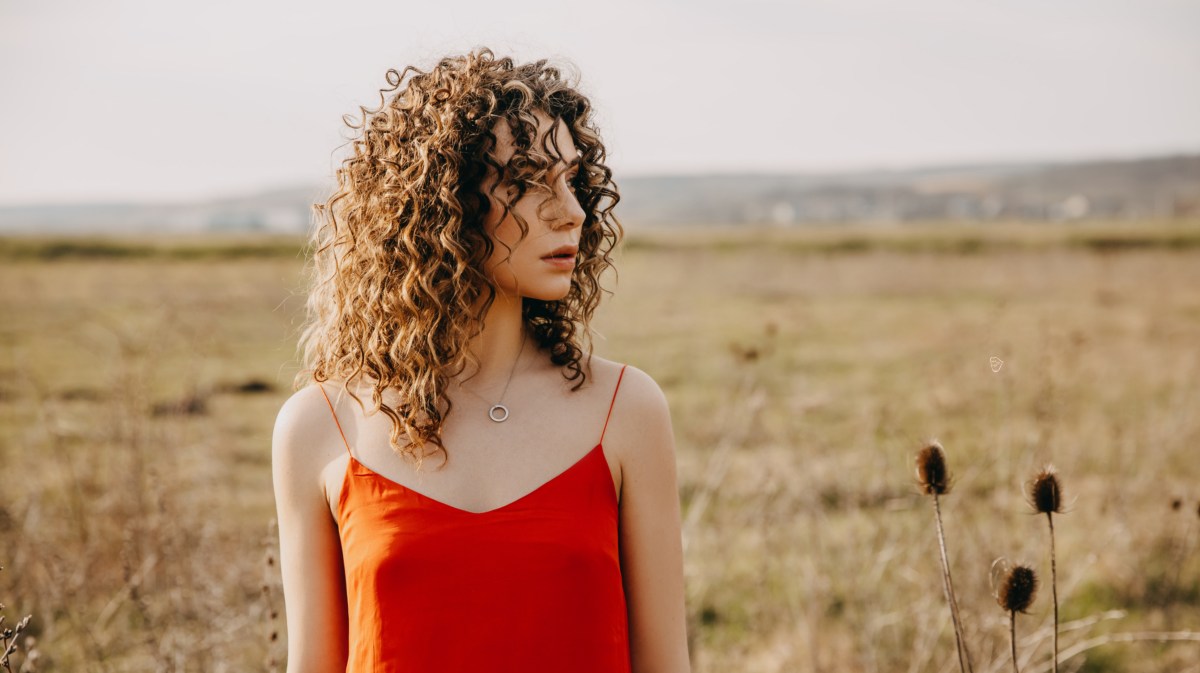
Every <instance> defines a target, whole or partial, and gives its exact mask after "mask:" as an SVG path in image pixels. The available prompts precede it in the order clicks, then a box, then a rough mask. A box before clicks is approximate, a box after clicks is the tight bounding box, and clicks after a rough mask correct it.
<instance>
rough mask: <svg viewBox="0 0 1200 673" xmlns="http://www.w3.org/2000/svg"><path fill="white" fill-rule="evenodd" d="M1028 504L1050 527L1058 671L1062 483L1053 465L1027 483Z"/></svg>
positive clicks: (1055, 664)
mask: <svg viewBox="0 0 1200 673" xmlns="http://www.w3.org/2000/svg"><path fill="white" fill-rule="evenodd" d="M1029 505H1030V506H1031V507H1033V509H1034V511H1036V512H1038V513H1039V514H1045V515H1046V524H1047V525H1048V526H1049V527H1050V594H1051V596H1052V597H1053V599H1054V658H1053V660H1052V665H1053V669H1052V670H1053V671H1054V673H1058V561H1057V559H1056V558H1055V554H1054V515H1055V514H1061V513H1062V483H1061V482H1059V480H1058V473H1057V472H1056V471H1055V470H1054V466H1053V465H1047V466H1046V467H1044V468H1042V470H1041V471H1040V472H1038V473H1037V474H1036V475H1034V477H1033V481H1032V482H1030V485H1029Z"/></svg>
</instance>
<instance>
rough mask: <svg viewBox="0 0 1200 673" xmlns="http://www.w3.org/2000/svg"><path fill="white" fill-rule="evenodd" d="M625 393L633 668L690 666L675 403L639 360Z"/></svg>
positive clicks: (626, 554)
mask: <svg viewBox="0 0 1200 673" xmlns="http://www.w3.org/2000/svg"><path fill="white" fill-rule="evenodd" d="M626 386H627V387H626ZM617 400H618V401H617V404H619V405H621V406H622V407H624V411H625V413H623V414H622V418H624V419H625V421H626V422H625V424H624V427H623V428H622V430H621V437H622V445H623V448H624V450H623V451H621V453H620V455H621V572H622V575H623V576H624V582H625V598H626V601H627V603H628V607H629V637H630V648H631V657H632V663H633V673H687V672H688V671H690V670H691V667H690V664H689V662H688V650H687V626H686V615H685V608H684V582H683V542H682V539H681V534H680V526H681V524H680V512H679V490H678V486H677V480H676V469H675V439H674V433H673V431H672V429H671V414H670V410H669V408H668V406H667V400H666V397H665V396H664V395H663V393H662V390H661V389H660V388H659V387H658V384H657V383H655V381H654V379H652V378H651V377H650V376H649V375H648V374H646V373H645V372H643V371H641V370H639V369H636V368H634V367H628V368H627V370H626V372H625V378H624V383H623V384H622V389H621V390H620V395H619V396H618V398H617ZM614 418H615V416H614ZM625 438H629V439H625Z"/></svg>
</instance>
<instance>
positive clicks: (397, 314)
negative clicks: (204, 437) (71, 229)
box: [272, 49, 689, 673]
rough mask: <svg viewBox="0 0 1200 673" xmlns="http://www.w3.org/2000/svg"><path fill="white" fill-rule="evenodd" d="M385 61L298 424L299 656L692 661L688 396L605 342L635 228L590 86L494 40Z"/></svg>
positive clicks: (385, 666) (291, 657)
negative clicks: (523, 60)
mask: <svg viewBox="0 0 1200 673" xmlns="http://www.w3.org/2000/svg"><path fill="white" fill-rule="evenodd" d="M410 72H412V73H415V74H413V76H412V77H411V78H409V79H408V80H407V81H405V77H406V76H407V75H409V74H410ZM388 82H389V84H390V85H391V87H392V88H391V89H385V90H384V91H383V92H381V93H382V94H383V96H382V97H381V98H382V99H383V100H381V105H380V106H379V108H377V109H374V110H368V109H363V119H362V124H361V125H356V124H352V123H351V124H350V125H351V127H352V128H355V129H359V130H361V133H360V134H359V137H358V138H357V139H356V140H355V141H354V144H353V153H352V155H351V156H349V157H348V158H347V159H346V160H345V162H344V163H343V164H342V166H341V168H340V169H339V170H338V172H337V179H338V189H337V191H336V193H335V194H334V195H333V196H332V197H331V198H330V199H329V200H328V201H327V202H326V203H325V204H323V205H320V206H317V207H316V211H317V213H318V215H319V220H320V222H319V226H318V227H317V230H316V232H315V234H314V240H313V242H312V243H313V248H314V250H315V253H314V258H313V266H312V271H313V273H312V288H311V293H310V298H309V303H308V309H309V310H308V323H307V325H306V329H305V331H304V334H303V336H302V339H301V342H302V345H303V348H304V359H305V369H306V371H305V372H303V373H302V374H301V377H300V378H299V379H298V385H302V386H303V387H300V388H299V390H298V391H297V392H296V393H295V394H294V395H293V396H292V397H291V398H290V399H289V400H288V401H287V402H286V403H285V404H284V406H283V408H282V410H281V411H280V413H279V417H278V419H277V420H276V425H275V432H274V438H273V449H272V463H273V475H274V485H275V497H276V502H277V507H278V515H279V533H280V559H281V564H282V575H283V587H284V596H285V599H286V601H285V602H286V614H287V624H288V668H287V670H288V671H289V673H304V672H308V671H321V672H326V671H333V670H343V669H344V670H346V671H350V672H353V673H366V672H368V671H371V672H373V673H381V672H393V671H433V672H438V671H472V672H475V671H480V672H482V671H489V672H497V671H500V672H503V671H521V672H522V673H528V672H530V671H571V672H575V673H579V672H589V671H596V672H599V671H605V672H610V671H629V670H632V671H656V672H658V671H662V672H676V671H687V670H689V664H688V658H687V645H686V634H685V626H684V583H683V572H682V565H683V562H682V549H681V541H680V514H679V501H678V494H677V490H676V473H675V454H674V451H675V449H674V442H673V438H672V430H671V421H670V415H669V411H668V408H667V403H666V401H665V398H664V396H663V394H662V392H661V390H660V389H659V387H658V386H657V385H656V383H655V382H654V380H653V379H651V378H650V377H649V376H648V375H646V374H645V373H643V372H642V371H640V370H638V369H636V368H634V367H629V366H625V365H619V364H618V363H615V362H611V361H608V360H605V359H603V358H599V357H593V356H592V355H591V340H590V336H589V320H590V319H591V316H592V313H593V311H594V309H595V308H596V306H597V304H598V303H599V299H600V296H599V293H600V290H601V288H600V285H599V282H598V281H599V277H600V275H601V274H602V273H603V271H604V270H605V269H607V268H608V267H609V266H610V264H611V260H610V258H609V256H608V253H609V252H610V251H611V250H612V249H613V247H614V246H615V245H616V244H617V242H618V241H619V240H620V237H621V235H622V230H621V227H620V224H619V223H618V222H616V221H615V219H613V218H612V216H611V210H612V207H613V206H614V205H615V204H616V200H617V194H616V192H615V189H614V188H613V186H612V183H611V180H610V177H611V171H609V169H608V168H606V167H605V166H604V164H603V163H602V162H603V160H604V157H605V152H604V147H603V145H602V144H601V142H600V138H599V136H598V134H597V132H596V129H595V128H594V125H593V123H592V120H591V116H592V109H591V106H590V103H589V101H588V99H587V98H585V97H584V96H582V95H581V94H580V93H578V92H577V91H576V89H575V88H574V87H573V86H572V85H570V84H568V83H567V82H565V81H563V79H562V78H561V77H560V74H559V72H558V70H557V69H555V68H553V67H549V66H547V65H546V62H545V61H537V62H535V63H530V64H525V65H516V64H514V63H513V61H512V60H511V59H509V58H501V59H497V58H495V57H494V55H493V53H492V52H491V51H490V50H487V49H481V50H477V51H475V52H472V53H470V54H467V55H465V56H457V57H448V58H445V59H442V60H441V61H440V62H439V63H438V64H437V66H436V67H434V68H432V69H431V70H430V71H429V72H422V71H420V70H417V69H415V68H411V67H410V68H407V69H405V71H404V72H403V73H398V72H396V71H394V70H393V71H389V73H388ZM391 92H395V93H394V95H392V96H391V97H390V98H388V97H387V96H386V94H388V93H391ZM347 123H350V122H347ZM584 338H586V339H587V342H588V343H587V350H588V352H587V354H586V355H585V354H584V352H583V346H582V344H581V343H580V342H581V341H582V340H583V339H584ZM304 384H307V385H304ZM364 400H369V403H367V402H364ZM430 456H437V457H438V464H437V465H436V466H432V461H431V463H430V464H425V461H424V459H425V458H427V457H430Z"/></svg>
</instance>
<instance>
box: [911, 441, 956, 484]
mask: <svg viewBox="0 0 1200 673" xmlns="http://www.w3.org/2000/svg"><path fill="white" fill-rule="evenodd" d="M917 482H918V483H920V485H921V490H922V491H923V492H925V493H926V494H928V495H946V494H947V493H949V492H950V471H949V469H947V467H946V452H945V450H944V449H942V445H941V444H939V443H938V441H937V440H936V439H935V440H933V441H931V442H929V444H927V445H926V446H925V448H923V449H921V451H920V453H918V454H917Z"/></svg>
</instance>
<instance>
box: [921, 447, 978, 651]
mask: <svg viewBox="0 0 1200 673" xmlns="http://www.w3.org/2000/svg"><path fill="white" fill-rule="evenodd" d="M917 483H918V484H919V485H920V487H921V491H922V492H923V493H925V494H926V495H929V496H932V497H933V515H934V520H935V521H936V522H937V536H938V550H939V551H940V552H941V555H942V590H943V591H944V592H945V594H946V603H948V604H949V606H950V619H951V620H952V621H953V622H954V640H955V644H956V645H957V647H958V666H959V669H960V670H961V671H962V673H968V671H970V672H971V673H973V672H974V668H973V667H972V665H971V655H970V653H969V652H968V651H967V640H966V634H965V633H963V626H962V620H961V619H960V617H959V614H958V599H957V598H956V597H955V595H954V582H953V581H952V580H951V578H950V559H949V557H948V555H947V554H946V533H945V530H944V529H943V527H942V506H941V501H940V498H941V496H943V495H946V494H948V493H949V492H950V483H951V480H950V470H949V468H948V467H947V466H946V451H945V449H943V448H942V445H941V444H940V443H938V441H937V440H936V439H935V440H930V441H929V442H928V443H927V444H926V445H925V448H923V449H921V451H920V452H918V453H917Z"/></svg>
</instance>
